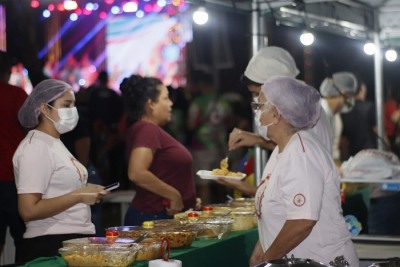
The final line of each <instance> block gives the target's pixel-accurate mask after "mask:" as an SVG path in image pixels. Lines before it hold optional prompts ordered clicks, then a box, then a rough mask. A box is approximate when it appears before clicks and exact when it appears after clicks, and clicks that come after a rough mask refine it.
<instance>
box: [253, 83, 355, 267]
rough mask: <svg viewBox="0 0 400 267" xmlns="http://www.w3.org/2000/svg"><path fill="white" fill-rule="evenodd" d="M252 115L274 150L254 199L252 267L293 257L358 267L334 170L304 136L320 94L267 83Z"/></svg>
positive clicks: (326, 154)
mask: <svg viewBox="0 0 400 267" xmlns="http://www.w3.org/2000/svg"><path fill="white" fill-rule="evenodd" d="M255 112H256V116H255V117H256V121H257V122H258V123H259V124H258V131H259V133H260V134H261V135H262V137H263V138H265V139H266V140H269V139H270V140H272V141H273V142H275V143H276V147H275V149H274V150H273V152H272V154H271V157H270V159H269V161H268V162H267V165H266V167H265V171H264V174H265V176H263V178H262V181H261V183H260V185H259V186H258V189H257V193H256V196H255V206H256V215H257V218H258V232H259V241H258V242H257V244H256V245H255V248H254V250H253V254H252V256H251V258H250V265H251V266H253V265H259V264H260V263H261V264H262V263H263V262H267V261H270V260H276V259H282V258H283V257H284V256H286V255H287V256H288V257H291V256H292V255H293V256H294V257H295V258H308V259H313V260H315V261H317V262H322V263H325V264H329V263H330V262H331V261H334V260H335V258H336V257H339V256H344V258H345V259H346V260H347V261H348V262H349V264H350V266H352V267H358V266H359V259H358V256H357V253H356V251H355V248H354V245H353V243H352V241H351V235H350V232H349V231H348V230H347V226H346V223H345V221H344V218H343V216H342V209H341V204H340V179H339V173H338V170H337V169H336V167H335V164H334V162H333V159H332V157H331V155H330V153H329V152H328V150H327V149H326V148H325V147H324V144H323V143H322V142H321V141H320V140H319V139H318V138H316V136H315V135H313V134H312V133H310V132H309V131H307V129H309V128H311V127H312V126H313V125H315V123H316V122H317V120H318V118H319V116H320V112H321V106H320V95H319V93H318V91H317V90H316V89H315V88H313V87H311V86H308V85H306V84H305V83H303V82H301V81H298V80H295V79H292V78H288V77H276V78H271V79H270V80H268V81H267V82H266V83H265V84H264V85H263V86H262V90H261V93H260V96H259V103H258V106H257V107H256V110H255Z"/></svg>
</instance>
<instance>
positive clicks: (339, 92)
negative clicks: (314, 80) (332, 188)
mask: <svg viewBox="0 0 400 267" xmlns="http://www.w3.org/2000/svg"><path fill="white" fill-rule="evenodd" d="M319 89H320V92H321V95H322V97H323V98H322V100H321V105H322V107H323V109H324V111H325V114H326V115H327V116H328V119H329V123H330V126H331V131H332V132H331V135H332V148H331V150H332V156H333V159H334V160H335V161H337V162H340V149H339V142H340V136H341V135H342V130H343V123H342V119H341V117H340V112H348V111H350V110H351V108H352V106H353V105H354V96H355V95H356V93H357V79H356V77H355V76H354V74H352V73H351V72H345V71H344V72H336V73H334V74H333V75H332V77H327V78H325V79H324V80H323V81H322V83H321V86H320V88H319Z"/></svg>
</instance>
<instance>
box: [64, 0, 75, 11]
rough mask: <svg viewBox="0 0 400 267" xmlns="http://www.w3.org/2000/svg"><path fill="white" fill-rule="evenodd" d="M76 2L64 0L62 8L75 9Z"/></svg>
mask: <svg viewBox="0 0 400 267" xmlns="http://www.w3.org/2000/svg"><path fill="white" fill-rule="evenodd" d="M77 7H78V4H77V3H76V2H75V1H73V0H64V9H65V10H75V9H77Z"/></svg>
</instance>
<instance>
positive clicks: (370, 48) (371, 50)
mask: <svg viewBox="0 0 400 267" xmlns="http://www.w3.org/2000/svg"><path fill="white" fill-rule="evenodd" d="M375 52H376V46H375V44H374V43H371V42H368V43H366V44H365V45H364V53H365V54H367V55H369V56H371V55H373V54H375Z"/></svg>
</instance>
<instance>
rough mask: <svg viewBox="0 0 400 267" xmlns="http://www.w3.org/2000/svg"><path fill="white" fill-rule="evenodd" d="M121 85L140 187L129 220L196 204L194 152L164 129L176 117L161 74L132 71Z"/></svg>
mask: <svg viewBox="0 0 400 267" xmlns="http://www.w3.org/2000/svg"><path fill="white" fill-rule="evenodd" d="M120 89H121V92H122V96H123V99H124V101H125V105H126V108H127V113H128V114H127V115H128V126H129V129H128V134H127V153H128V157H129V161H128V177H129V180H131V181H132V182H133V184H134V186H135V190H136V196H135V197H134V199H133V200H132V203H131V205H130V207H129V209H128V211H127V213H126V214H125V222H124V224H125V225H142V223H143V221H147V220H157V219H168V218H172V216H173V215H174V214H175V213H178V212H181V211H184V210H187V209H190V208H195V204H196V191H195V182H194V177H193V174H192V161H193V160H192V156H191V154H190V152H189V151H188V150H187V149H186V148H185V147H184V146H183V145H182V144H180V143H179V142H178V141H177V140H175V139H174V138H173V137H172V136H171V135H169V134H168V133H167V132H166V131H164V130H163V129H162V128H161V126H163V125H165V124H166V123H167V122H169V121H170V120H171V110H172V101H171V100H170V99H169V96H168V90H167V88H166V87H165V86H164V85H163V84H162V82H161V81H160V80H158V79H156V78H150V77H145V78H143V77H140V76H137V75H132V76H130V77H129V78H125V79H124V80H123V81H122V83H121V86H120Z"/></svg>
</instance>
